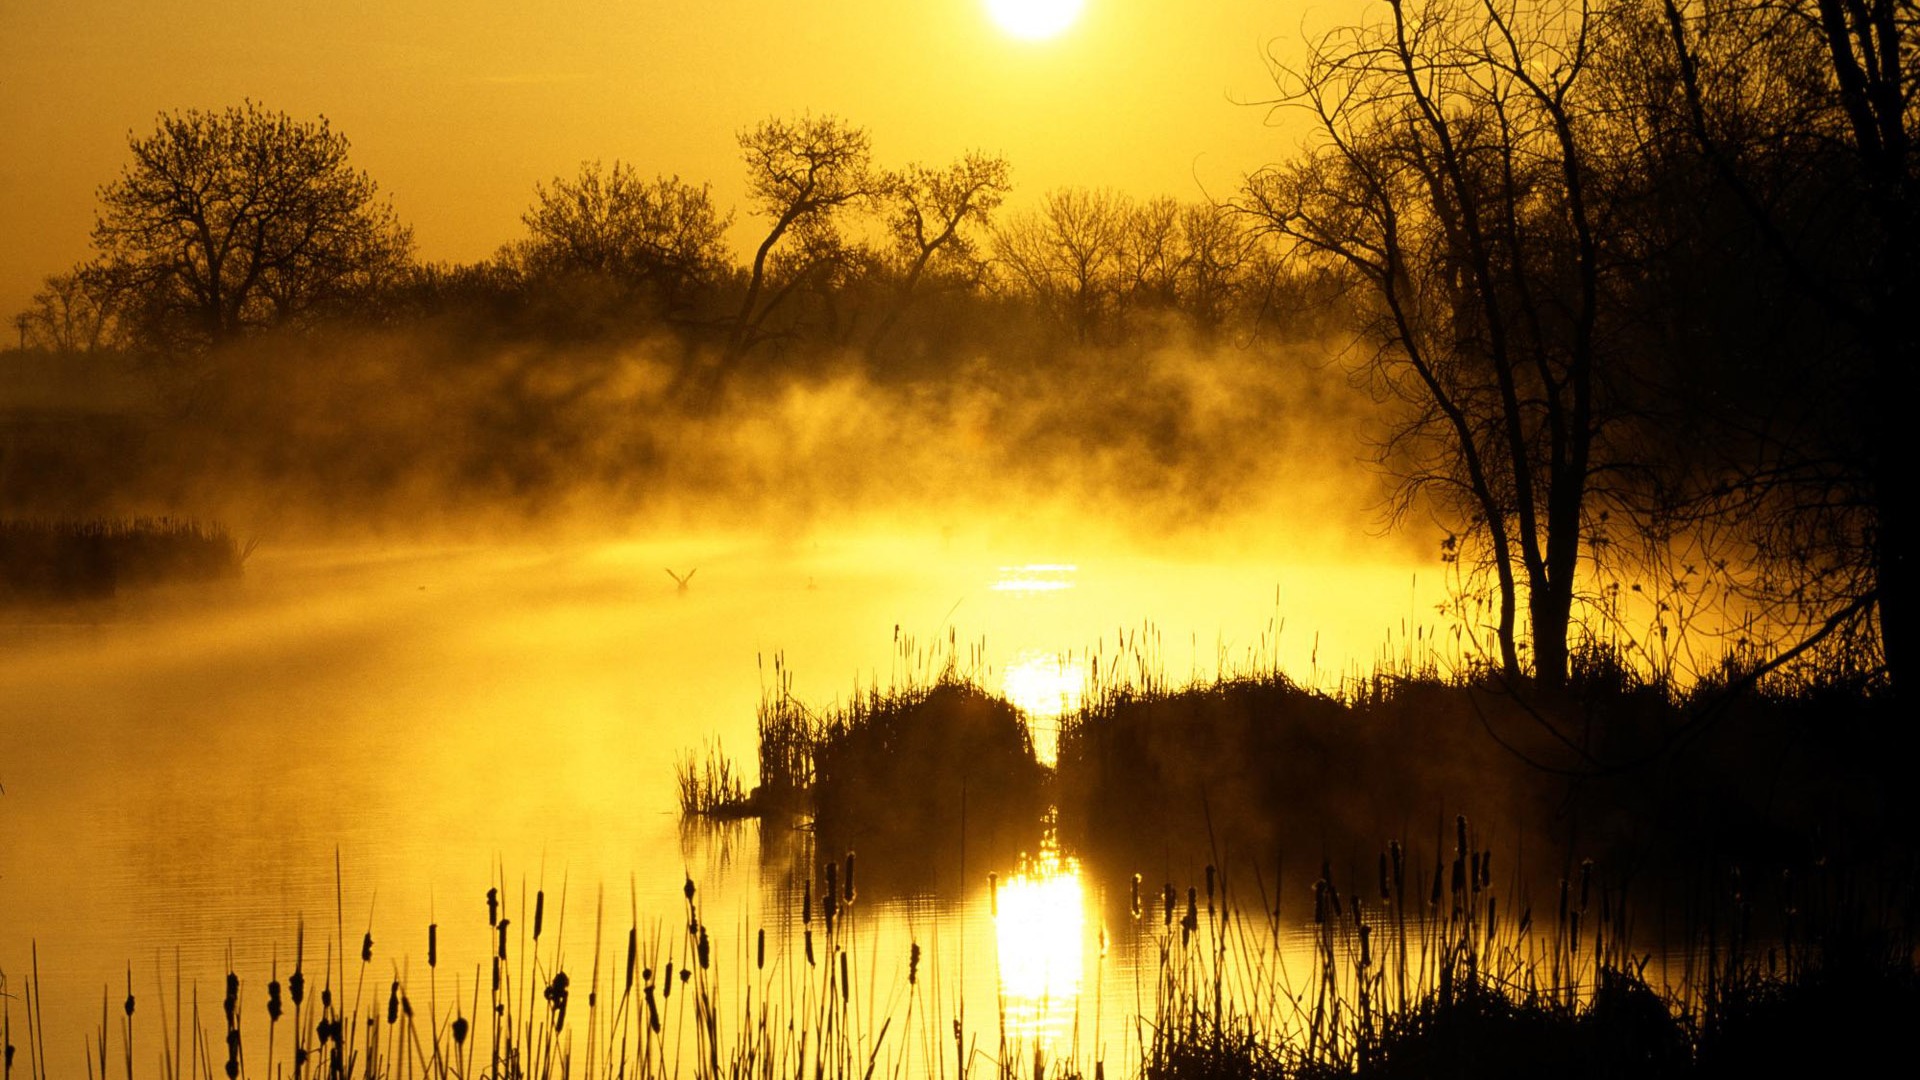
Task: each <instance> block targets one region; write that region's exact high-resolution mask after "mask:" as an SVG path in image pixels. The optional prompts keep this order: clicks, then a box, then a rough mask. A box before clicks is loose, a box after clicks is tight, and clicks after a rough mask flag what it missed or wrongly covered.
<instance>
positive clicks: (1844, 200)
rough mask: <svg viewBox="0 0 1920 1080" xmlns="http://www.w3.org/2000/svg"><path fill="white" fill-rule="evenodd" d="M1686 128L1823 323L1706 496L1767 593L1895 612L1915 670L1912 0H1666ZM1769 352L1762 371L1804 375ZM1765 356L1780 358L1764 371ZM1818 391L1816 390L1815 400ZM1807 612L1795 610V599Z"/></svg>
mask: <svg viewBox="0 0 1920 1080" xmlns="http://www.w3.org/2000/svg"><path fill="white" fill-rule="evenodd" d="M1657 18H1658V19H1659V21H1660V23H1661V24H1662V28H1663V29H1664V30H1665V36H1666V38H1667V40H1666V42H1664V43H1663V44H1665V45H1666V46H1667V47H1668V50H1667V59H1668V60H1669V62H1670V64H1671V67H1672V68H1673V76H1672V79H1671V81H1672V82H1673V83H1674V84H1675V86H1676V93H1677V94H1678V96H1679V97H1680V99H1681V101H1680V103H1679V104H1677V105H1676V107H1675V109H1674V111H1675V113H1676V114H1678V116H1680V117H1684V123H1683V124H1680V125H1676V126H1677V127H1680V128H1681V129H1682V130H1683V131H1684V134H1685V136H1686V137H1687V139H1688V140H1689V142H1690V144H1691V148H1692V149H1693V150H1694V151H1695V152H1697V153H1698V154H1699V155H1700V156H1701V157H1702V158H1703V159H1704V161H1705V162H1706V163H1707V164H1708V165H1709V167H1710V168H1711V170H1712V174H1713V176H1714V177H1715V179H1716V180H1717V181H1718V182H1719V185H1720V189H1721V190H1722V191H1724V192H1726V193H1729V194H1730V195H1731V197H1732V199H1733V201H1735V202H1736V203H1737V204H1738V205H1739V206H1740V207H1741V208H1742V210H1743V211H1744V213H1745V214H1746V216H1747V219H1748V222H1749V223H1750V225H1751V228H1752V230H1753V231H1754V232H1755V233H1756V234H1757V237H1758V243H1757V244H1756V245H1755V247H1756V248H1757V250H1756V255H1757V256H1758V258H1759V260H1764V263H1765V264H1770V265H1772V266H1774V267H1777V268H1778V270H1777V273H1776V274H1775V275H1774V276H1775V277H1778V278H1780V279H1781V283H1780V287H1779V288H1777V289H1776V290H1775V291H1774V293H1773V294H1772V296H1771V297H1770V301H1771V303H1772V304H1773V305H1774V306H1777V307H1790V308H1791V307H1798V308H1803V309H1807V310H1808V313H1809V316H1810V318H1809V320H1808V321H1809V322H1811V323H1813V324H1815V325H1817V326H1818V327H1820V330H1819V332H1818V334H1817V335H1816V340H1813V341H1811V342H1810V345H1811V347H1813V348H1817V349H1818V350H1819V353H1820V356H1821V360H1822V362H1821V364H1820V375H1821V378H1820V381H1819V385H1817V386H1816V387H1813V388H1811V392H1809V388H1807V387H1806V386H1805V380H1804V379H1801V378H1785V379H1780V380H1778V383H1777V384H1776V386H1777V388H1775V389H1774V392H1773V393H1771V394H1767V393H1755V392H1749V393H1747V394H1745V395H1742V396H1741V397H1740V399H1738V400H1739V401H1740V402H1741V407H1739V408H1737V409H1735V410H1722V417H1721V418H1722V419H1726V420H1730V421H1731V422H1730V423H1727V424H1725V425H1723V426H1722V427H1720V428H1719V429H1718V430H1719V431H1720V432H1721V433H1722V435H1723V436H1725V437H1727V438H1728V440H1729V442H1730V443H1731V444H1732V445H1734V446H1737V447H1738V448H1739V450H1740V451H1742V452H1743V453H1744V460H1731V459H1729V460H1727V461H1723V462H1721V463H1719V467H1718V468H1716V469H1714V470H1713V471H1711V472H1710V473H1709V474H1708V476H1707V477H1706V484H1705V488H1706V500H1705V501H1706V502H1707V504H1708V506H1707V509H1706V511H1704V512H1708V513H1720V514H1723V515H1726V514H1737V515H1739V517H1740V519H1741V520H1742V521H1743V522H1744V523H1746V525H1747V526H1748V528H1747V529H1746V530H1745V531H1744V533H1743V536H1744V538H1745V539H1747V540H1748V541H1749V542H1751V543H1752V544H1753V545H1754V550H1755V552H1756V554H1757V556H1758V558H1759V561H1760V563H1761V566H1762V570H1763V573H1762V574H1761V575H1760V576H1759V579H1758V580H1759V587H1758V588H1757V589H1756V590H1755V592H1756V595H1757V598H1758V599H1759V600H1761V602H1762V603H1764V604H1766V605H1767V607H1768V608H1769V610H1781V609H1783V608H1785V609H1793V610H1798V611H1799V612H1800V613H1801V615H1802V617H1803V618H1805V617H1809V616H1810V617H1811V619H1812V621H1813V623H1814V624H1816V625H1818V626H1819V628H1820V630H1821V631H1824V630H1826V629H1829V628H1831V627H1832V626H1834V625H1835V623H1834V620H1836V619H1837V620H1843V621H1844V620H1853V621H1858V620H1860V619H1862V618H1864V617H1866V616H1867V615H1868V614H1869V613H1871V614H1872V615H1875V616H1877V624H1878V625H1877V630H1878V639H1879V641H1878V644H1879V652H1880V654H1881V655H1880V659H1881V662H1882V663H1883V664H1884V665H1885V670H1886V673H1887V675H1888V678H1889V679H1890V681H1891V682H1892V683H1893V684H1894V685H1895V686H1896V687H1897V686H1898V685H1899V684H1900V683H1901V681H1902V674H1903V672H1904V670H1905V669H1906V668H1907V667H1908V666H1909V665H1910V663H1911V660H1910V657H1911V653H1912V644H1911V640H1910V639H1911V635H1912V628H1911V626H1912V619H1913V615H1912V611H1911V600H1910V599H1909V597H1908V594H1909V592H1910V590H1911V569H1910V567H1909V565H1908V558H1909V552H1908V547H1909V545H1910V543H1911V540H1910V533H1909V532H1908V528H1909V527H1908V525H1907V522H1906V517H1907V514H1906V507H1905V505H1904V503H1905V500H1906V491H1907V488H1906V484H1907V483H1908V475H1907V474H1908V470H1907V468H1906V464H1907V461H1908V459H1909V458H1910V457H1911V451H1910V450H1909V449H1908V447H1907V445H1906V437H1905V436H1903V435H1901V434H1900V432H1901V431H1903V430H1904V428H1905V425H1906V423H1908V422H1910V420H1909V417H1908V416H1907V413H1908V412H1909V409H1910V406H1909V404H1908V400H1909V399H1908V396H1907V395H1906V394H1905V393H1904V380H1903V377H1902V376H1903V375H1904V374H1905V373H1907V372H1910V371H1912V370H1914V369H1915V367H1916V366H1917V365H1920V323H1917V322H1916V320H1915V315H1914V313H1915V312H1916V311H1920V209H1916V207H1920V158H1916V155H1915V152H1914V141H1915V137H1916V134H1917V133H1916V130H1915V129H1916V124H1917V122H1920V112H1917V111H1916V110H1915V109H1914V107H1913V105H1912V99H1913V84H1914V73H1913V71H1912V65H1913V63H1914V58H1915V56H1916V55H1920V40H1916V35H1920V20H1916V17H1915V12H1914V9H1913V5H1912V4H1911V3H1908V2H1903V0H1785V2H1781V3H1775V2H1762V0H1699V2H1696V3H1684V4H1683V3H1680V2H1678V0H1662V3H1661V5H1660V11H1659V15H1658V16H1657ZM1780 352H1781V350H1778V349H1774V350H1767V349H1761V350H1755V351H1754V352H1753V353H1750V354H1749V356H1748V365H1747V366H1748V370H1749V378H1750V379H1755V378H1756V377H1757V376H1760V375H1763V374H1771V373H1773V372H1775V371H1779V372H1792V373H1801V372H1804V371H1805V370H1806V367H1807V365H1806V359H1805V357H1804V355H1780ZM1756 354H1757V355H1758V356H1760V357H1762V358H1765V359H1766V360H1767V363H1768V366H1766V367H1760V368H1758V369H1757V370H1756V365H1753V364H1752V359H1753V357H1754V356H1755V355H1756ZM1816 405H1817V407H1815V406H1816ZM1789 617H1791V616H1789Z"/></svg>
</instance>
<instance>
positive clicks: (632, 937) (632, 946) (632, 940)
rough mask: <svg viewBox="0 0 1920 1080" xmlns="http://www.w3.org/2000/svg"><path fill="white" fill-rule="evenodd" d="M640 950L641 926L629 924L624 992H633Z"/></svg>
mask: <svg viewBox="0 0 1920 1080" xmlns="http://www.w3.org/2000/svg"><path fill="white" fill-rule="evenodd" d="M761 933H762V934H764V933H766V931H764V930H763V931H761ZM639 951H640V928H639V927H637V926H629V927H627V982H626V986H625V987H624V988H623V991H622V992H624V993H628V994H631V993H633V965H634V963H635V962H636V961H637V960H638V959H639Z"/></svg>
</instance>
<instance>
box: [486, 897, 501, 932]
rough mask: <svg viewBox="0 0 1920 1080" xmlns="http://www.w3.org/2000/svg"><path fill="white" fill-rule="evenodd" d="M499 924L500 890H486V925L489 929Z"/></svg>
mask: <svg viewBox="0 0 1920 1080" xmlns="http://www.w3.org/2000/svg"><path fill="white" fill-rule="evenodd" d="M499 924H500V890H499V889H488V890H487V925H488V926H489V927H492V926H498V925H499Z"/></svg>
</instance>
